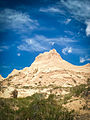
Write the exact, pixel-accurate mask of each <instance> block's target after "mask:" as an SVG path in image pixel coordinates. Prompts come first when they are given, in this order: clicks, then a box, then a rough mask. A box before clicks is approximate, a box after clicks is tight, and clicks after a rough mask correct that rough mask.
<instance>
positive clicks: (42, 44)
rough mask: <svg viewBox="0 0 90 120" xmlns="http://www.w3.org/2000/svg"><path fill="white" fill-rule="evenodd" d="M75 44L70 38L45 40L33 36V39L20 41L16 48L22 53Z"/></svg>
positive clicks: (45, 38)
mask: <svg viewBox="0 0 90 120" xmlns="http://www.w3.org/2000/svg"><path fill="white" fill-rule="evenodd" d="M71 42H75V41H74V40H72V39H70V38H65V37H58V38H47V37H45V36H43V35H35V36H34V37H33V38H28V39H25V40H23V41H22V43H21V44H20V45H19V46H18V47H17V48H18V49H19V50H22V51H28V52H32V51H45V50H50V49H51V48H52V47H53V45H55V44H57V45H64V46H65V45H66V44H68V43H71Z"/></svg>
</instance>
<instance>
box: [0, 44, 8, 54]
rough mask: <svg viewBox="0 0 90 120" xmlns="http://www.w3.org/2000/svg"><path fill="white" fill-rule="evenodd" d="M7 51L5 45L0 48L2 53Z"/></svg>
mask: <svg viewBox="0 0 90 120" xmlns="http://www.w3.org/2000/svg"><path fill="white" fill-rule="evenodd" d="M8 49H9V46H6V45H3V46H0V52H3V51H5V50H8Z"/></svg>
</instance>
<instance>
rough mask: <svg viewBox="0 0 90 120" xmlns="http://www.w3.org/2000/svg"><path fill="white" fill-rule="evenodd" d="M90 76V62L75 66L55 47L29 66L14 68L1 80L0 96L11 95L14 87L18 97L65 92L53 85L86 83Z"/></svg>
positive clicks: (63, 85) (67, 85)
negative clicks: (38, 93)
mask: <svg viewBox="0 0 90 120" xmlns="http://www.w3.org/2000/svg"><path fill="white" fill-rule="evenodd" d="M88 78H90V64H87V65H84V66H75V65H72V64H70V63H69V62H67V61H65V60H63V59H62V58H61V56H60V55H59V54H58V53H57V51H56V50H55V49H53V50H51V51H49V52H45V53H43V54H40V55H39V56H37V57H36V58H35V61H34V62H33V63H32V65H31V66H30V67H26V68H24V69H23V70H16V69H14V70H13V71H12V73H11V74H9V75H8V77H7V78H5V79H3V81H2V89H1V91H0V96H1V97H11V92H12V91H13V90H14V89H17V90H18V97H26V96H30V95H32V94H34V93H36V92H42V93H46V94H50V92H51V91H52V92H53V93H55V94H56V92H57V94H60V93H61V94H62V93H64V94H66V93H67V92H65V91H64V90H61V91H60V90H57V91H56V92H55V89H54V88H55V87H57V86H58V87H60V86H62V87H72V86H76V85H79V84H86V82H87V79H88Z"/></svg>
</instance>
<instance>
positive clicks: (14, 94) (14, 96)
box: [12, 89, 18, 98]
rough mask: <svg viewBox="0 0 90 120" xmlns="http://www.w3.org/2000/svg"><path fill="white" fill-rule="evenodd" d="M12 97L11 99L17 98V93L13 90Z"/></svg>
mask: <svg viewBox="0 0 90 120" xmlns="http://www.w3.org/2000/svg"><path fill="white" fill-rule="evenodd" d="M12 95H13V98H17V96H18V91H17V90H16V89H15V90H14V91H13V92H12Z"/></svg>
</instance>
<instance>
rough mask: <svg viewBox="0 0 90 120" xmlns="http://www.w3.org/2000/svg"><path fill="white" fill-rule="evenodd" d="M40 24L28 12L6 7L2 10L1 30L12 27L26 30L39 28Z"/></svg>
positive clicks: (12, 28)
mask: <svg viewBox="0 0 90 120" xmlns="http://www.w3.org/2000/svg"><path fill="white" fill-rule="evenodd" d="M38 25H39V24H38V21H37V20H33V19H31V17H30V15H28V14H27V13H23V12H20V11H16V10H13V9H4V10H2V11H1V12H0V26H1V28H0V31H3V30H7V29H11V30H13V31H22V32H25V30H33V29H35V28H37V26H38Z"/></svg>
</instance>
